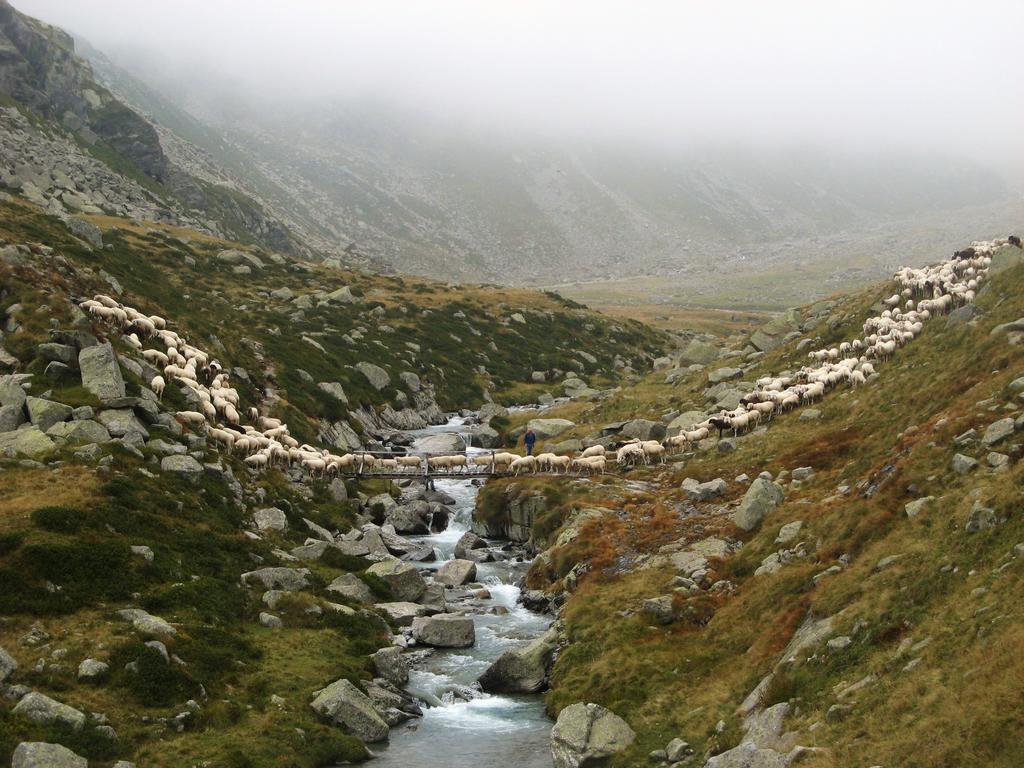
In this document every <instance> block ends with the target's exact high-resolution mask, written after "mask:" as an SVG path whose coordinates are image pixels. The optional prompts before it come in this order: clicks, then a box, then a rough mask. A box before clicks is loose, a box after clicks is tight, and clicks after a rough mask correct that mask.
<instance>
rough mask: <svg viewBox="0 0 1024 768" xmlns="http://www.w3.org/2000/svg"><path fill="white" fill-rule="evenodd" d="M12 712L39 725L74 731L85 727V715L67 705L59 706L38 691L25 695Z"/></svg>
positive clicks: (59, 704)
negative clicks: (55, 726) (60, 727)
mask: <svg viewBox="0 0 1024 768" xmlns="http://www.w3.org/2000/svg"><path fill="white" fill-rule="evenodd" d="M12 712H14V714H16V715H21V716H22V717H24V718H25V719H27V720H31V721H32V722H33V723H39V724H41V725H57V726H62V727H64V728H72V729H74V730H76V731H77V730H80V729H81V728H82V726H84V725H85V713H83V712H79V711H78V710H77V709H75V708H74V707H69V706H68V705H67V704H61V703H60V702H59V701H56V700H55V699H51V698H50V697H49V696H44V695H43V694H41V693H39V692H38V691H32V692H31V693H26V694H25V695H24V696H23V697H22V698H21V701H19V702H18V703H17V704H16V705H15V707H14V709H13V710H12Z"/></svg>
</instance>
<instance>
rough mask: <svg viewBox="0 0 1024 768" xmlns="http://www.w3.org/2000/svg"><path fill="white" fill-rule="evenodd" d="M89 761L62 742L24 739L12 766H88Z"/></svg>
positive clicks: (12, 767) (43, 767)
mask: <svg viewBox="0 0 1024 768" xmlns="http://www.w3.org/2000/svg"><path fill="white" fill-rule="evenodd" d="M88 766H89V761H88V760H86V759H85V758H84V757H81V756H79V755H76V754H75V753H74V752H72V751H71V750H70V749H68V748H67V747H65V746H62V745H60V744H48V743H47V742H45V741H23V742H21V744H19V745H18V746H17V747H16V748H15V750H14V756H13V757H12V758H11V768H88Z"/></svg>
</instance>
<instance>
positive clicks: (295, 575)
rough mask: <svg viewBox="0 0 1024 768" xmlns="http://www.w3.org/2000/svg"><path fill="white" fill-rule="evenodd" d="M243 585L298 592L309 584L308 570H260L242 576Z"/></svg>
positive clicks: (272, 568)
mask: <svg viewBox="0 0 1024 768" xmlns="http://www.w3.org/2000/svg"><path fill="white" fill-rule="evenodd" d="M242 583H243V584H247V585H249V586H251V587H263V588H264V589H279V590H281V591H282V592H298V591H299V590H301V589H305V588H306V586H308V584H309V569H308V568H282V567H276V568H275V567H270V568H260V569H258V570H255V571H247V572H246V573H243V574H242Z"/></svg>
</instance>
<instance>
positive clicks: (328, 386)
mask: <svg viewBox="0 0 1024 768" xmlns="http://www.w3.org/2000/svg"><path fill="white" fill-rule="evenodd" d="M317 387H319V388H320V390H321V391H323V392H326V393H327V394H328V395H330V396H331V397H333V398H334V399H335V400H340V401H341V402H343V403H344V404H345V405H348V395H346V394H345V388H344V387H342V386H341V384H339V383H338V382H336V381H321V382H320V383H319V384H317Z"/></svg>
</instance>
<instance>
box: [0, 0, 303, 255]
mask: <svg viewBox="0 0 1024 768" xmlns="http://www.w3.org/2000/svg"><path fill="white" fill-rule="evenodd" d="M0 97H4V98H3V101H4V104H5V106H6V110H5V113H4V116H3V124H4V125H3V127H4V131H3V133H2V136H0V182H2V184H3V186H6V187H7V188H9V189H12V190H14V191H17V192H19V193H21V194H22V195H24V196H25V197H28V198H29V199H31V200H33V201H34V202H37V203H39V204H41V205H43V206H44V207H46V208H47V209H48V210H49V211H50V212H51V213H53V214H57V215H67V214H69V213H87V214H96V213H107V214H112V215H128V216H133V217H138V218H142V219H149V220H157V221H165V222H173V223H177V224H181V225H183V226H191V227H195V228H197V229H199V230H201V231H206V232H210V233H211V234H216V235H225V236H227V235H230V236H233V237H236V238H237V239H239V240H242V241H244V242H252V243H255V244H259V245H262V246H264V247H267V248H270V249H273V250H278V251H284V252H287V253H291V254H299V253H304V252H306V251H307V249H306V248H305V246H303V245H302V244H301V243H300V242H299V241H298V240H297V239H296V238H294V237H293V236H292V235H291V234H290V233H289V231H288V229H287V227H286V226H284V225H283V224H282V223H280V222H279V221H277V220H276V219H274V218H273V217H272V216H270V215H268V214H267V212H266V211H265V210H264V209H263V208H262V206H261V205H260V204H259V203H258V202H257V201H256V200H254V199H252V198H251V197H248V196H246V195H245V194H243V193H241V192H239V191H238V190H236V189H232V188H230V187H229V186H226V185H223V184H219V183H217V182H216V180H212V179H210V178H203V177H199V176H195V175H192V174H190V173H189V172H188V171H187V170H186V169H185V168H183V167H182V165H181V164H179V163H177V162H175V159H174V158H171V157H169V156H168V153H167V152H165V151H164V146H163V143H162V140H161V134H162V131H160V130H158V127H157V126H156V125H154V124H153V123H152V122H150V121H149V120H147V119H146V117H145V116H143V115H142V114H140V113H139V112H137V111H136V110H135V109H133V108H132V106H130V105H128V104H126V103H125V102H124V101H122V100H121V99H119V98H117V96H116V95H114V94H113V93H111V92H110V90H109V89H107V88H106V87H105V86H104V85H103V84H101V83H100V82H99V81H98V79H97V78H96V77H95V75H94V73H93V70H92V67H91V66H90V65H89V63H88V62H87V61H85V60H84V59H82V58H81V57H80V56H78V55H77V53H76V49H75V41H74V39H73V38H72V37H71V36H70V35H69V34H68V33H67V32H65V31H63V30H61V29H58V28H56V27H52V26H49V25H47V24H44V23H43V22H40V21H38V20H36V19H33V18H30V17H28V16H25V15H24V14H21V13H19V12H18V11H17V10H15V9H14V8H13V7H12V6H11V5H10V4H9V3H8V2H7V0H0ZM19 112H23V113H24V114H19Z"/></svg>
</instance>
